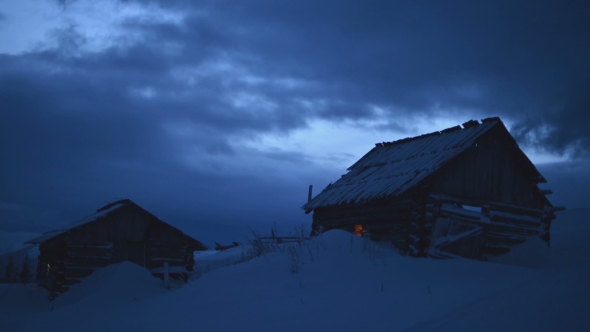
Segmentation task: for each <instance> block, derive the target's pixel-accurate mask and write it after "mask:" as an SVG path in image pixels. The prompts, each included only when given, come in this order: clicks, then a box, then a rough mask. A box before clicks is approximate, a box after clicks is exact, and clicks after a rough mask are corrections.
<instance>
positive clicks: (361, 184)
mask: <svg viewBox="0 0 590 332" xmlns="http://www.w3.org/2000/svg"><path fill="white" fill-rule="evenodd" d="M497 124H502V121H501V120H500V119H499V118H497V117H495V118H487V119H484V120H482V122H481V123H480V122H478V121H477V120H471V121H468V122H465V123H464V124H463V127H461V126H455V127H452V128H448V129H445V130H442V131H440V132H439V131H436V132H433V133H430V134H425V135H421V136H416V137H411V138H404V139H401V140H398V141H394V142H384V143H377V144H375V147H374V148H373V149H372V150H371V151H369V152H368V153H367V154H366V155H365V156H363V157H362V158H361V159H360V160H358V161H357V162H356V163H355V164H354V165H352V166H351V167H349V168H348V171H349V172H348V173H347V174H345V175H343V176H342V177H341V178H340V179H339V180H338V181H336V182H335V183H333V184H330V185H328V186H327V187H326V188H325V189H324V190H323V191H322V192H321V193H320V194H318V195H317V196H316V197H314V198H313V199H312V200H311V201H309V202H308V203H307V204H305V205H304V206H303V207H302V208H303V209H305V210H308V211H309V210H311V209H315V208H318V207H322V206H329V205H340V204H350V203H362V202H365V201H368V200H371V199H375V198H383V197H388V196H399V195H401V194H403V193H404V192H406V190H408V189H410V188H412V187H413V186H414V185H416V184H417V183H419V182H420V181H421V180H423V179H424V178H425V177H426V176H428V175H429V174H432V173H433V172H434V171H436V170H438V169H439V168H440V167H442V166H443V165H444V164H446V163H447V162H448V161H450V160H451V159H453V158H454V157H456V156H457V155H459V154H460V153H461V152H463V151H465V150H466V149H467V148H468V147H470V146H472V145H473V144H474V143H475V140H476V139H477V138H478V137H480V136H481V135H483V134H484V133H486V132H487V131H489V130H490V129H491V128H492V127H494V126H496V125H497ZM527 160H528V158H527ZM529 163H530V161H529ZM533 167H534V166H533Z"/></svg>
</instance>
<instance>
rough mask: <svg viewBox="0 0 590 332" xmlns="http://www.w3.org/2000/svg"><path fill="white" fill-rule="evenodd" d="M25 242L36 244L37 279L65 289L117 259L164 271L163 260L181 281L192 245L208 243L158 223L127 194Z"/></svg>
mask: <svg viewBox="0 0 590 332" xmlns="http://www.w3.org/2000/svg"><path fill="white" fill-rule="evenodd" d="M26 243H30V244H38V245H39V252H40V254H39V260H38V265H37V282H38V283H39V285H40V286H42V287H45V288H47V289H49V290H50V291H52V294H53V296H55V295H57V294H59V293H62V292H65V291H67V289H68V286H69V285H72V284H76V283H79V282H80V281H81V280H82V279H83V278H84V277H86V276H88V275H90V274H91V273H92V272H94V270H96V269H98V268H101V267H105V266H107V265H110V264H116V263H119V262H122V261H130V262H133V263H135V264H138V265H140V266H143V267H145V268H147V269H149V270H150V271H152V273H153V274H154V275H156V276H160V277H162V276H163V272H164V271H163V266H164V265H165V262H167V263H168V266H169V272H170V275H171V277H173V278H182V279H184V280H186V278H187V277H188V274H189V273H190V272H191V271H193V266H194V263H195V261H194V256H193V252H194V251H197V250H206V249H207V247H206V246H205V245H204V244H203V243H201V242H199V241H197V240H195V239H193V238H192V237H190V236H188V235H186V234H184V233H183V232H182V231H180V230H179V229H177V228H175V227H173V226H171V225H169V224H167V223H165V222H163V221H162V220H160V219H158V218H157V217H156V216H154V215H153V214H151V213H149V212H148V211H146V210H145V209H143V208H142V207H140V206H139V205H137V204H135V203H134V202H132V201H131V200H129V199H122V200H119V201H116V202H113V203H110V204H107V205H105V206H103V207H102V208H100V209H98V210H97V211H96V212H95V213H94V214H92V215H90V216H88V217H86V218H84V219H82V220H79V221H76V222H74V223H72V224H70V225H68V226H66V227H63V228H61V229H58V230H54V231H50V232H47V233H45V234H43V235H41V236H39V237H37V238H34V239H32V240H29V241H28V242H26Z"/></svg>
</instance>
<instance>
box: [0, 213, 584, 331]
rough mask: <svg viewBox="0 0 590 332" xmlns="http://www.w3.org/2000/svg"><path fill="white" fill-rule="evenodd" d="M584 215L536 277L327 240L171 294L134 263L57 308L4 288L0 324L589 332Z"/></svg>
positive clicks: (209, 261)
mask: <svg viewBox="0 0 590 332" xmlns="http://www.w3.org/2000/svg"><path fill="white" fill-rule="evenodd" d="M589 215H590V209H583V210H572V211H566V212H563V213H560V214H559V215H558V219H557V220H556V221H555V223H554V225H553V231H552V241H551V242H552V247H551V250H550V251H549V256H548V257H547V258H546V259H544V260H538V261H537V263H536V264H535V267H534V268H532V267H521V266H515V265H506V264H498V263H491V262H479V261H472V260H466V259H456V260H445V261H442V260H433V259H415V258H410V257H404V256H400V255H399V254H398V253H397V252H395V251H394V250H391V249H390V248H389V247H383V246H379V245H376V244H374V243H372V242H369V241H366V240H364V239H362V238H359V237H356V236H351V234H349V233H346V232H343V231H330V232H327V233H325V234H324V235H323V236H322V237H319V238H315V239H313V240H312V241H310V242H309V243H306V244H304V245H302V246H298V245H296V244H295V246H294V247H293V248H294V249H293V250H288V249H287V247H285V248H284V249H283V250H279V251H278V252H274V253H270V254H266V255H263V256H261V257H257V258H255V259H252V260H250V261H247V262H244V263H240V264H236V265H230V264H231V262H232V260H234V261H235V259H238V258H240V256H241V253H242V249H243V248H232V249H230V250H227V251H222V252H219V253H211V252H210V253H209V254H212V255H209V256H206V257H199V256H197V259H198V260H199V266H200V267H202V268H203V267H206V266H207V265H208V266H209V267H210V268H211V267H214V268H217V269H215V270H213V271H211V272H208V273H206V274H205V275H203V276H202V277H201V278H199V279H197V280H194V281H192V282H190V283H189V284H187V285H185V286H183V287H180V288H177V289H174V290H172V291H167V290H164V289H163V288H162V286H161V285H162V284H161V281H159V280H157V279H155V278H153V277H151V276H150V274H149V272H147V271H146V270H144V269H142V268H140V267H138V266H136V265H133V264H132V263H121V264H118V265H115V266H110V267H107V268H105V269H102V270H99V271H97V272H96V273H95V274H94V275H92V276H91V277H89V278H88V279H87V280H86V281H85V282H84V283H82V284H80V285H76V286H74V287H72V289H71V290H70V292H71V293H70V292H68V293H65V294H63V297H62V298H58V299H57V300H56V301H55V302H54V303H52V304H50V303H49V302H48V301H47V300H46V298H45V297H46V294H47V293H46V292H45V291H44V290H42V289H37V288H36V287H34V286H32V285H25V286H22V285H19V286H16V285H15V286H12V287H9V286H7V285H0V321H1V322H2V324H3V327H4V326H5V327H6V330H7V331H41V330H43V331H47V330H49V331H57V330H59V331H76V330H80V331H81V330H85V331H111V330H112V331H127V330H131V331H171V330H185V329H190V330H201V331H250V330H252V331H501V330H507V331H587V330H588V326H590V317H589V316H588V314H587V313H588V312H590V284H589V283H588V280H590V264H589V263H590V258H588V257H590V241H588V240H587V239H588V234H589V232H590V223H589V222H588V216H589ZM524 251H525V252H526V250H524ZM524 255H525V254H522V253H521V254H520V255H519V257H524ZM227 265H229V266H227ZM223 266H225V267H223ZM72 304H75V305H72ZM52 305H53V310H52Z"/></svg>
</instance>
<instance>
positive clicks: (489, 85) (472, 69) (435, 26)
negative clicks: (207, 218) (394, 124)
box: [161, 1, 590, 153]
mask: <svg viewBox="0 0 590 332" xmlns="http://www.w3.org/2000/svg"><path fill="white" fill-rule="evenodd" d="M191 4H192V2H183V1H173V2H169V1H165V2H161V5H162V6H174V7H176V8H187V7H190V6H191ZM588 6H589V5H588V4H586V3H585V2H561V1H518V2H514V1H494V2H487V3H481V2H473V1H452V2H444V3H443V2H440V3H433V2H428V1H393V2H388V3H387V4H385V3H383V2H377V1H369V2H362V3H359V2H355V1H297V2H274V1H251V2H248V3H247V4H243V3H239V4H238V3H235V2H231V1H212V2H202V3H200V6H199V9H200V10H204V11H205V12H207V13H208V16H207V19H206V20H210V21H213V22H215V28H211V27H210V29H205V30H203V27H202V26H199V27H198V28H197V26H191V25H190V24H189V25H188V26H187V27H188V31H189V32H188V33H189V34H191V35H193V34H194V35H195V36H197V35H199V33H203V31H208V32H209V34H212V35H215V36H218V37H219V36H223V38H216V40H217V41H220V44H219V45H220V47H222V48H224V49H226V50H227V51H229V52H236V53H240V54H242V55H244V54H245V55H251V58H250V59H249V60H248V61H246V62H244V65H246V66H247V67H248V68H251V69H252V70H253V71H255V72H258V73H260V74H261V75H264V76H267V77H268V76H271V77H272V76H273V75H276V76H291V77H295V78H299V79H302V80H305V81H308V82H315V83H317V84H316V85H315V86H314V87H313V91H298V96H299V97H308V98H311V99H312V100H315V98H320V96H321V97H324V98H327V99H331V100H336V99H343V102H342V103H340V104H334V105H332V106H330V107H326V108H325V109H324V110H323V111H320V112H317V113H314V114H311V115H309V114H306V115H309V116H319V117H326V118H329V119H333V120H336V119H339V118H352V119H357V118H365V117H369V118H370V117H372V116H373V114H372V112H370V110H368V109H367V108H366V107H364V106H365V105H366V104H367V103H371V104H377V105H386V106H391V110H392V111H391V112H392V114H391V115H392V117H393V116H408V115H409V114H417V113H421V114H429V113H432V112H433V111H432V106H433V105H438V107H439V109H443V110H446V111H453V110H454V111H455V112H456V115H457V117H459V118H460V120H462V119H464V118H465V117H468V116H470V115H471V114H478V115H480V114H481V115H484V116H487V115H500V116H503V117H504V118H508V119H511V120H513V121H515V122H516V124H517V126H516V134H517V138H518V139H519V140H520V141H521V142H523V143H530V144H533V145H535V144H536V145H539V146H542V147H544V148H546V149H547V150H549V151H552V152H562V151H564V150H565V149H567V148H571V147H572V146H574V147H576V148H577V152H578V153H580V152H583V151H587V150H588V139H589V138H588V137H589V136H588V134H587V131H585V130H584V128H585V124H587V123H588V122H589V120H590V118H589V116H590V115H589V114H590V112H588V111H587V110H588V108H589V106H590V104H589V101H588V99H587V97H585V96H586V95H587V93H586V92H587V91H590V84H589V80H588V77H590V76H589V73H590V67H589V64H588V61H587V60H586V59H587V58H589V57H590V46H589V45H590V44H589V43H590V38H588V31H590V23H589V22H588V20H587V19H586V18H585V13H588V11H589V7H588ZM198 21H199V22H202V21H203V20H198ZM211 31H214V33H211ZM191 32H192V33H191ZM187 41H188V42H190V38H189V39H187ZM265 91H266V90H265ZM279 94H280V95H279V96H276V97H275V98H276V99H277V100H280V101H281V102H282V103H283V104H289V103H288V100H289V99H288V97H289V93H287V92H285V91H279ZM474 112H475V113H474ZM460 120H458V121H460ZM545 127H550V128H552V134H551V135H548V136H546V137H544V136H543V135H534V134H535V133H536V132H538V131H539V130H541V129H542V128H545ZM526 137H529V138H530V137H536V140H533V141H531V140H530V139H528V140H527V139H526Z"/></svg>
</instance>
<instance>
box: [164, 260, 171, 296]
mask: <svg viewBox="0 0 590 332" xmlns="http://www.w3.org/2000/svg"><path fill="white" fill-rule="evenodd" d="M164 287H166V289H170V268H169V266H168V262H164Z"/></svg>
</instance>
